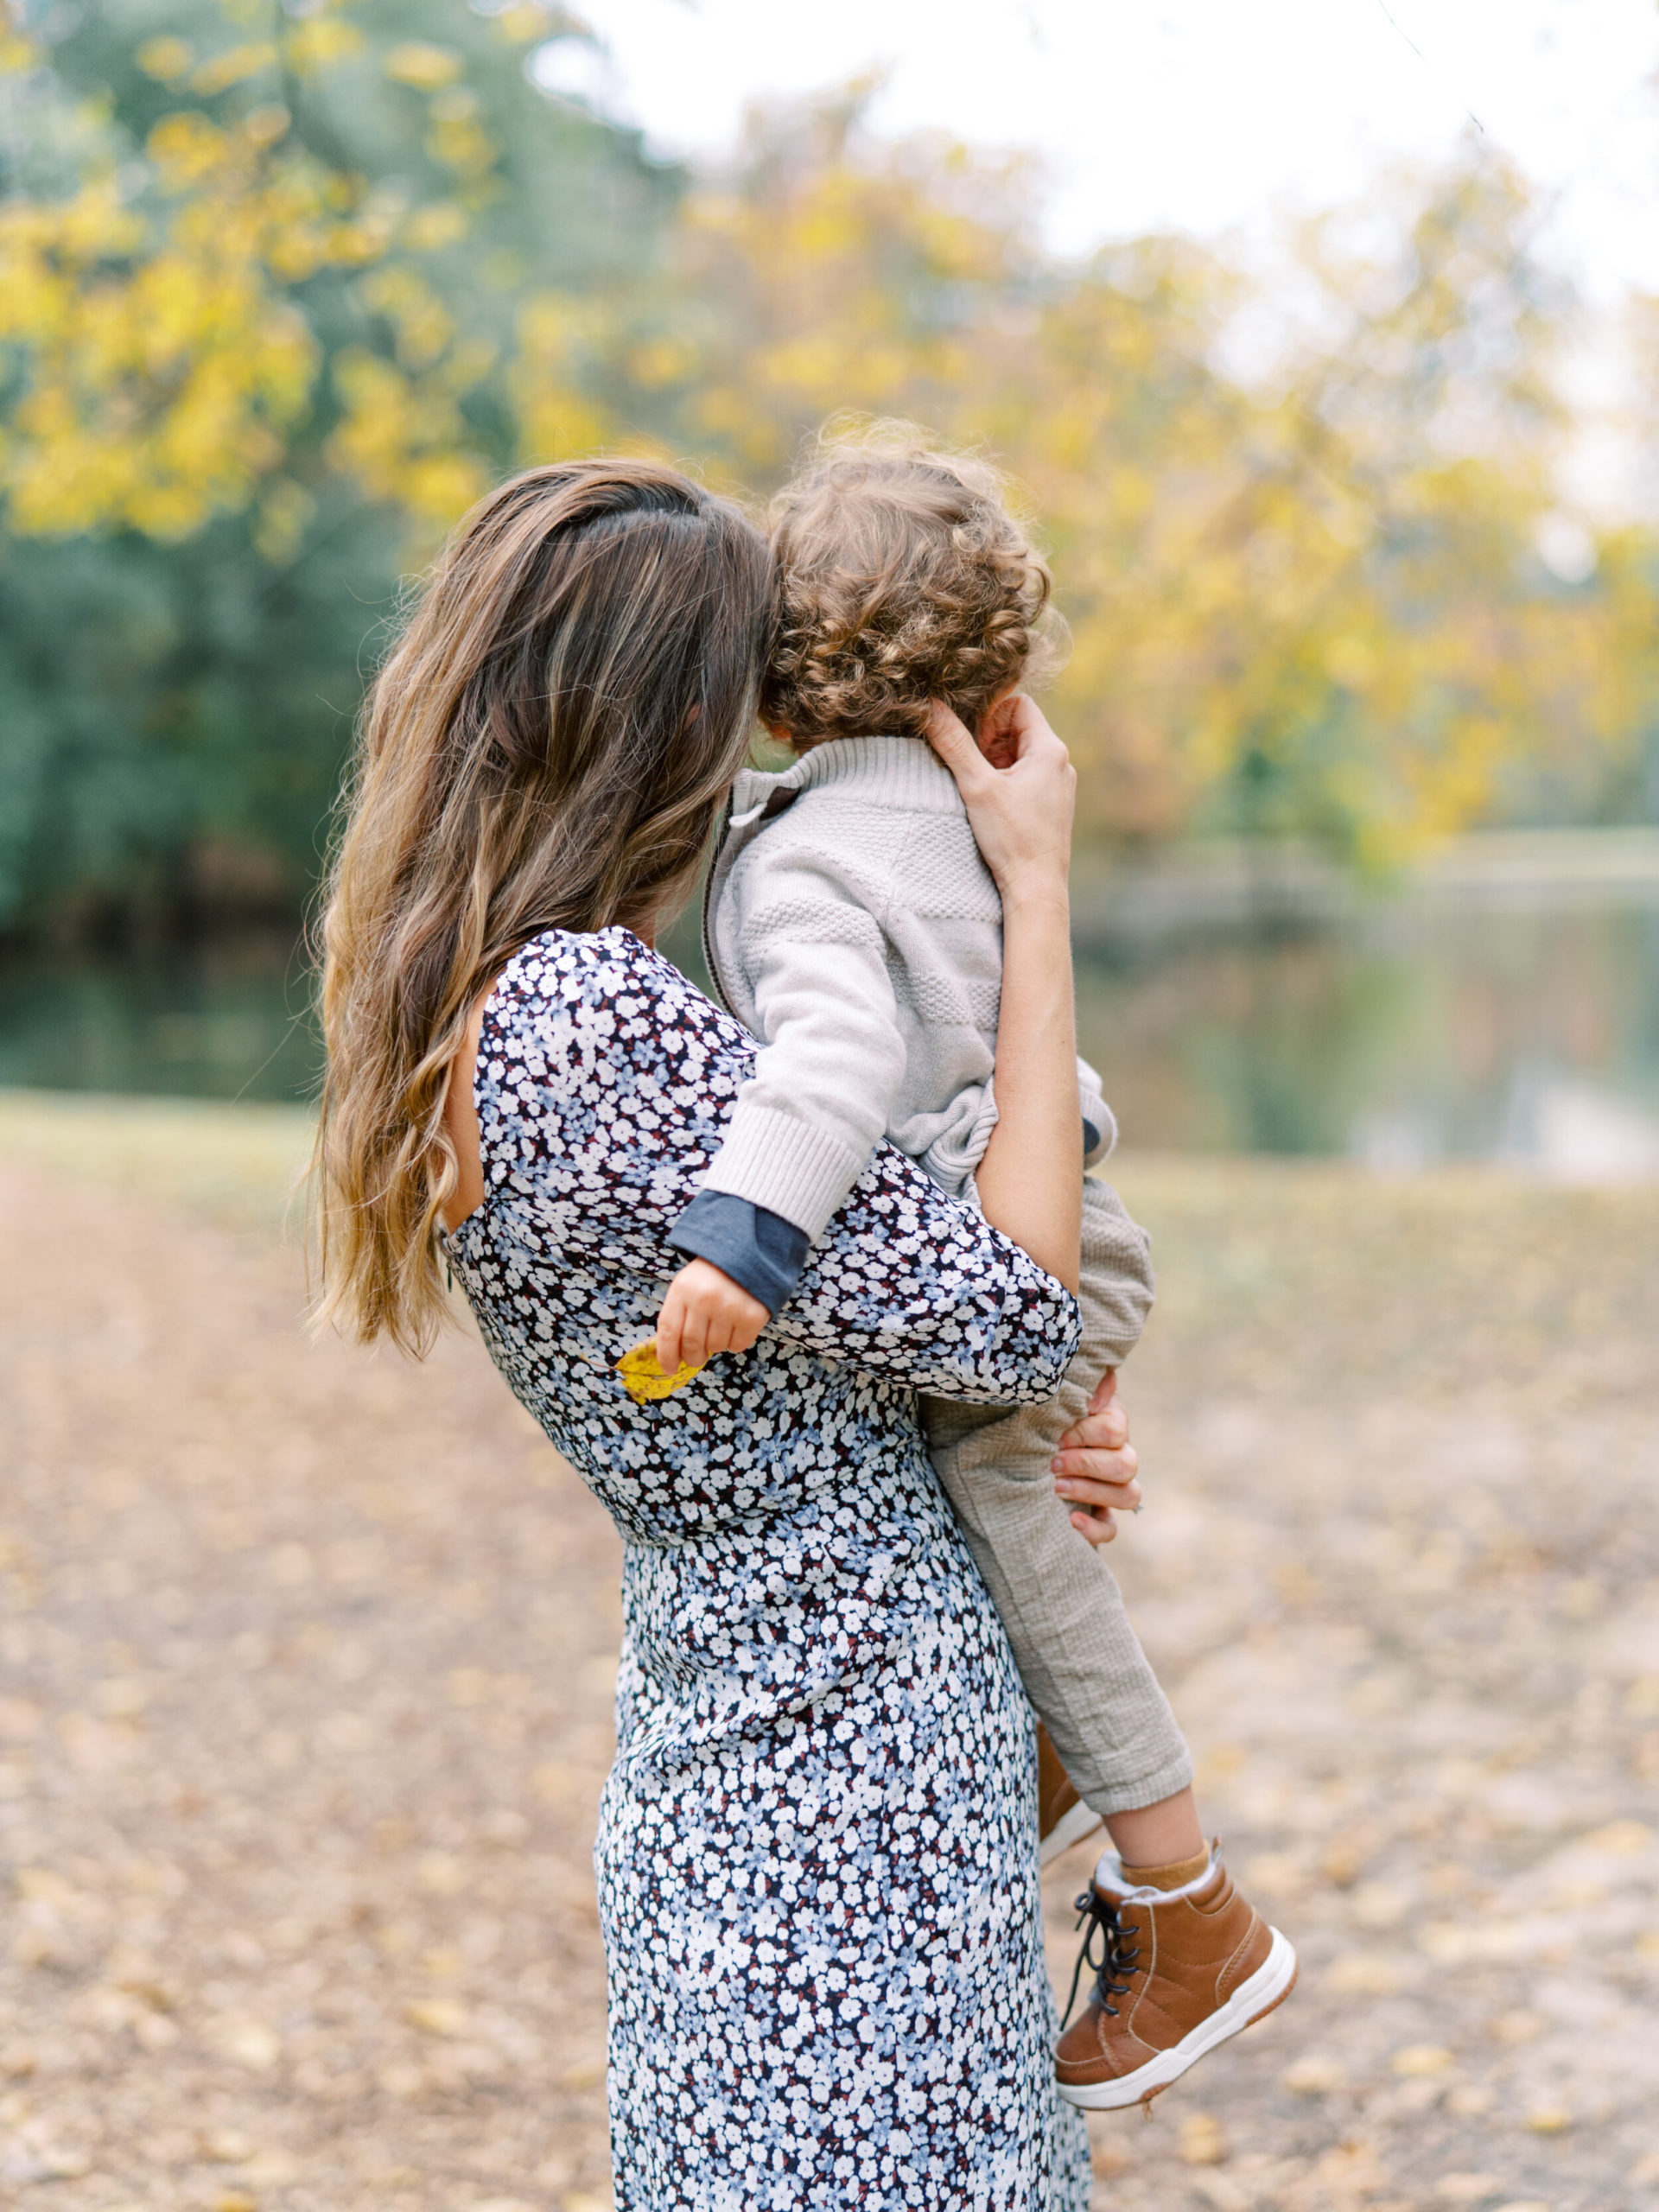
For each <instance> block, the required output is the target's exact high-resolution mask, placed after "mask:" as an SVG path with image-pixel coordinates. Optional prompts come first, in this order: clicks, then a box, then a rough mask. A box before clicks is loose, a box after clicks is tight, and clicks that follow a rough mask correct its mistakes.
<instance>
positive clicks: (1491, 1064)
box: [0, 897, 1659, 1181]
mask: <svg viewBox="0 0 1659 2212" xmlns="http://www.w3.org/2000/svg"><path fill="white" fill-rule="evenodd" d="M664 949H665V950H669V951H670V953H671V956H672V957H676V958H677V959H679V960H680V961H681V963H682V964H683V966H685V967H686V969H688V971H689V972H692V973H694V974H695V973H696V971H697V969H698V968H699V963H698V961H697V957H696V938H695V931H693V930H689V929H687V928H685V927H684V926H682V927H680V928H679V929H677V931H676V932H675V933H674V936H673V938H672V939H671V941H670V942H669V943H668V944H666V945H665V948H664ZM1077 988H1078V1020H1079V1032H1080V1042H1081V1046H1082V1049H1083V1050H1084V1052H1085V1053H1086V1054H1087V1055H1088V1057H1089V1058H1090V1059H1091V1060H1093V1061H1094V1062H1095V1064H1096V1065H1097V1066H1098V1067H1099V1068H1100V1070H1101V1071H1102V1073H1103V1076H1104V1077H1105V1079H1106V1090H1107V1096H1108V1097H1109V1099H1110V1100H1111V1102H1112V1103H1113V1105H1114V1107H1115V1108H1116V1112H1117V1116H1118V1119H1119V1122H1120V1124H1121V1126H1122V1132H1123V1138H1124V1141H1125V1143H1126V1144H1128V1145H1132V1146H1134V1147H1137V1148H1150V1147H1156V1148H1158V1149H1163V1150H1177V1151H1181V1150H1196V1151H1206V1152H1264V1153H1293V1154H1294V1153H1300V1154H1346V1155H1349V1156H1351V1157H1355V1158H1358V1159H1360V1160H1366V1161H1368V1162H1370V1163H1371V1164H1373V1165H1375V1166H1378V1167H1380V1168H1408V1167H1412V1166H1422V1165H1427V1164H1429V1163H1431V1162H1433V1161H1435V1160H1452V1159H1471V1160H1507V1161H1511V1162H1516V1163H1526V1164H1529V1165H1531V1166H1533V1167H1534V1168H1535V1169H1536V1170H1538V1171H1539V1172H1541V1173H1546V1174H1553V1175H1559V1176H1561V1177H1565V1178H1567V1179H1575V1180H1579V1179H1582V1180H1590V1181H1601V1180H1618V1179H1621V1178H1625V1177H1645V1176H1649V1175H1656V1174H1659V898H1635V897H1624V898H1620V899H1611V900H1603V901H1592V902H1590V903H1588V904H1585V903H1582V902H1580V903H1578V904H1569V905H1567V906H1561V905H1560V903H1559V902H1551V901H1548V900H1541V901H1540V903H1538V904H1537V905H1536V906H1532V907H1529V906H1525V905H1521V906H1513V905H1512V906H1510V908H1509V909H1508V910H1506V911H1503V912H1491V911H1468V910H1462V909H1459V908H1456V907H1448V906H1445V905H1444V904H1435V903H1433V902H1424V901H1414V900H1412V899H1402V900H1400V901H1397V902H1395V903H1391V904H1390V903H1383V904H1378V905H1376V906H1371V907H1370V908H1368V909H1367V910H1366V911H1364V912H1362V913H1359V914H1357V915H1356V914H1350V915H1348V916H1347V917H1345V918H1330V919H1326V920H1325V921H1322V922H1321V921H1310V920H1304V921H1302V922H1300V923H1299V924H1297V925H1294V927H1293V926H1284V925H1281V926H1280V927H1279V928H1277V929H1268V928H1265V927H1262V926H1260V925H1257V926H1255V927H1250V928H1246V927H1243V926H1237V925H1235V926H1231V927H1217V926H1215V925H1211V926H1209V927H1206V928H1203V929H1197V928H1187V929H1185V930H1183V929H1179V928H1176V929H1160V931H1157V932H1155V933H1151V934H1141V935H1135V934H1131V933H1128V932H1114V931H1111V930H1110V929H1101V928H1099V927H1096V926H1091V928H1090V933H1089V936H1088V938H1087V941H1086V942H1084V944H1080V946H1079V950H1078V962H1077ZM316 1065H317V1052H316V1041H315V1028H314V1026H313V1024H312V1022H311V1020H310V1017H309V1014H308V1009H307V982H306V978H305V975H304V971H303V968H302V963H301V961H300V959H299V957H298V956H297V954H296V952H295V950H294V949H293V948H292V946H291V945H290V944H288V943H287V942H285V941H281V940H277V941H272V940H255V941H244V942H238V943H236V944H229V945H219V946H212V947H207V948H204V949H202V950H200V951H198V952H196V953H194V954H192V955H189V956H184V955H175V956H173V957H168V958H167V959H164V960H162V959H149V960H143V961H137V960H124V961H114V960H111V961H105V962H94V961H88V960H85V959H79V960H75V961H73V962H68V961H64V960H56V961H54V960H51V959H47V958H35V959H31V960H29V961H27V962H15V963H12V964H10V965H9V966H0V1084H4V1085H9V1086H10V1085H18V1084H22V1085H28V1086H29V1087H31V1088H45V1089H54V1090H114V1091H135V1092H153V1093H172V1094H175V1095H187V1096H207V1097H225V1098H229V1097H244V1098H262V1099H298V1098H303V1097H305V1096H307V1095H308V1092H309V1091H310V1090H311V1087H312V1086H313V1084H315V1076H316Z"/></svg>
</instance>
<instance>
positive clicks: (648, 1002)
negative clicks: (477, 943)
mask: <svg viewBox="0 0 1659 2212" xmlns="http://www.w3.org/2000/svg"><path fill="white" fill-rule="evenodd" d="M727 1026H731V1025H730V1024H729V1018H728V1017H727V1016H725V1015H723V1014H721V1011H720V1009H719V1007H716V1006H715V1005H714V1003H713V1002H712V1001H710V1000H709V999H708V998H706V997H705V996H704V995H703V994H702V992H701V991H699V990H698V989H697V988H696V985H695V984H694V983H692V982H690V981H689V980H688V979H687V978H686V977H685V976H683V975H681V973H680V971H679V969H677V968H676V967H675V966H674V965H673V964H672V963H671V962H670V961H667V960H665V959H664V957H663V956H662V955H661V954H660V953H659V952H656V951H653V950H652V948H651V946H649V945H648V944H644V943H643V942H642V941H641V940H640V939H639V938H637V937H636V936H635V935H634V934H633V931H632V930H628V929H623V928H621V927H620V926H616V927H613V928H611V929H604V930H595V931H575V930H547V931H543V934H542V935H541V936H540V937H537V938H531V941H530V943H529V944H525V945H523V946H521V947H520V949H519V950H518V951H517V952H516V953H514V955H513V956H512V959H511V960H509V961H508V963H507V964H506V966H505V968H504V969H502V970H501V973H500V974H499V976H497V978H496V981H495V986H494V988H493V990H492V992H491V994H490V998H489V1002H488V1005H487V1006H486V1009H485V1016H484V1027H483V1035H482V1038H481V1039H480V1050H481V1051H483V1052H490V1051H491V1050H492V1049H493V1050H496V1051H499V1052H505V1054H506V1055H507V1056H508V1057H509V1058H514V1059H519V1060H523V1061H525V1062H528V1063H530V1064H531V1071H532V1072H535V1073H540V1074H544V1073H547V1072H550V1066H549V1065H547V1064H546V1063H548V1062H554V1063H557V1064H563V1065H569V1060H570V1057H571V1048H572V1046H573V1044H574V1045H577V1046H582V1047H585V1048H586V1049H585V1050H584V1051H582V1055H581V1056H582V1058H588V1057H590V1056H592V1055H593V1054H594V1052H603V1053H604V1054H605V1056H606V1057H612V1058H628V1057H631V1056H632V1055H631V1052H630V1047H631V1046H633V1047H635V1048H645V1049H650V1047H651V1046H652V1042H653V1040H655V1039H660V1038H661V1037H662V1036H663V1035H664V1033H687V1032H690V1033H695V1034H706V1035H707V1036H709V1038H710V1039H711V1040H712V1039H715V1038H718V1037H719V1036H720V1034H721V1030H722V1028H723V1027H727ZM537 1062H543V1065H541V1066H539V1067H537V1066H536V1065H535V1064H536V1063H537Z"/></svg>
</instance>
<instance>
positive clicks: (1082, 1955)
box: [1060, 1884, 1141, 2028]
mask: <svg viewBox="0 0 1659 2212" xmlns="http://www.w3.org/2000/svg"><path fill="white" fill-rule="evenodd" d="M1085 1921H1086V1922H1087V1923H1089V1932H1088V1934H1087V1935H1086V1936H1084V1939H1083V1948H1082V1949H1081V1950H1080V1951H1079V1952H1078V1953H1077V1965H1076V1966H1075V1967H1073V1968H1072V1970H1071V1993H1070V1994H1069V1995H1068V1997H1067V1998H1066V2000H1065V2019H1063V2020H1062V2021H1061V2022H1060V2025H1061V2027H1062V2028H1064V2027H1065V2022H1066V2020H1069V2019H1070V2018H1071V2007H1072V2006H1073V2005H1075V2004H1076V2003H1077V1984H1078V1983H1079V1982H1080V1981H1081V1980H1083V1970H1084V1967H1092V1968H1093V1969H1094V1975H1095V1988H1094V1995H1095V1999H1096V2003H1097V2004H1098V2005H1100V2007H1101V2010H1102V2011H1103V2012H1109V2013H1110V2014H1111V2016H1112V2018H1114V2019H1116V2018H1117V2007H1116V2005H1114V2004H1113V2002H1112V1999H1113V1998H1114V1997H1127V1996H1128V1993H1129V1989H1130V1986H1131V1985H1130V1983H1129V1982H1128V1981H1127V1980H1119V1979H1118V1977H1119V1975H1120V1974H1123V1975H1127V1974H1128V1973H1129V1972H1130V1971H1131V1969H1132V1968H1133V1967H1134V1966H1135V1963H1136V1961H1138V1960H1139V1958H1140V1956H1141V1946H1140V1944H1139V1943H1138V1942H1136V1943H1135V1944H1134V1946H1133V1948H1131V1942H1130V1939H1131V1938H1132V1937H1135V1936H1139V1934H1140V1932H1141V1931H1140V1929H1138V1928H1136V1927H1135V1923H1133V1922H1132V1921H1131V1922H1130V1923H1128V1924H1127V1925H1126V1924H1125V1923H1124V1922H1123V1920H1122V1917H1121V1916H1120V1915H1119V1912H1118V1909H1117V1906H1116V1904H1115V1903H1114V1902H1113V1900H1112V1899H1111V1898H1110V1897H1102V1895H1101V1893H1100V1891H1098V1890H1096V1888H1095V1887H1094V1886H1093V1885H1092V1884H1091V1885H1090V1887H1089V1888H1088V1889H1086V1890H1085V1891H1084V1893H1083V1895H1082V1896H1081V1897H1079V1898H1077V1925H1078V1927H1079V1928H1081V1927H1082V1926H1083V1924H1084V1922H1085ZM1096 1937H1098V1938H1099V1940H1100V1955H1099V1957H1098V1958H1096V1955H1095V1941H1096Z"/></svg>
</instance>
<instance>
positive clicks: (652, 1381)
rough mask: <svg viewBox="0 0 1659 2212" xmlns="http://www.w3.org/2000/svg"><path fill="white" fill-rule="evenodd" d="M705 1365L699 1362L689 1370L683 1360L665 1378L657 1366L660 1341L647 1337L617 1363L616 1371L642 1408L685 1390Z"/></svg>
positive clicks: (701, 1361)
mask: <svg viewBox="0 0 1659 2212" xmlns="http://www.w3.org/2000/svg"><path fill="white" fill-rule="evenodd" d="M706 1364H707V1363H706V1362H705V1361H703V1360H699V1361H698V1362H697V1363H696V1366H695V1367H688V1366H687V1364H686V1363H685V1362H684V1361H683V1360H682V1361H681V1362H680V1363H679V1365H678V1366H677V1368H676V1369H675V1370H674V1372H673V1373H672V1374H671V1375H664V1372H663V1370H662V1369H661V1368H660V1367H659V1366H658V1363H657V1339H656V1338H655V1337H647V1338H645V1342H644V1343H643V1344H635V1345H634V1347H633V1349H632V1351H625V1352H624V1353H623V1355H622V1357H621V1358H620V1359H619V1360H618V1361H617V1363H616V1371H617V1373H618V1374H619V1375H620V1376H621V1377H622V1380H623V1383H624V1384H625V1385H626V1389H627V1393H628V1395H629V1396H630V1397H631V1398H632V1400H633V1402H634V1404H635V1405H636V1406H643V1405H644V1404H645V1402H646V1400H647V1399H648V1398H666V1397H668V1396H670V1395H671V1394H672V1393H673V1392H674V1391H676V1390H678V1389H683V1387H684V1385H685V1384H686V1383H689V1382H690V1380H691V1377H692V1376H694V1375H699V1374H701V1373H702V1370H703V1368H704V1366H705V1365H706Z"/></svg>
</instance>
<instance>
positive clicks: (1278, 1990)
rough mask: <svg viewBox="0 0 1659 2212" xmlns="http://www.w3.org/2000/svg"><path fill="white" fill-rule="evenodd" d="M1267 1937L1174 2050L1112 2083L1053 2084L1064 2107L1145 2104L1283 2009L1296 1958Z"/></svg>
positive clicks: (1282, 1942)
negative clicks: (1260, 1956) (1252, 1963)
mask: <svg viewBox="0 0 1659 2212" xmlns="http://www.w3.org/2000/svg"><path fill="white" fill-rule="evenodd" d="M1268 1934H1269V1935H1270V1936H1272V1937H1273V1944H1272V1948H1270V1949H1269V1950H1268V1955H1267V1957H1266V1958H1265V1959H1264V1960H1263V1961H1262V1964H1261V1965H1260V1966H1259V1967H1257V1968H1256V1970H1255V1973H1254V1974H1252V1975H1251V1976H1250V1978H1249V1980H1248V1981H1243V1982H1241V1983H1240V1984H1239V1986H1238V1987H1237V1988H1236V1990H1235V1991H1234V1992H1233V1993H1232V1995H1231V1996H1230V1998H1229V1999H1227V2002H1226V2003H1225V2004H1224V2005H1218V2006H1217V2009H1216V2010H1215V2011H1214V2012H1212V2013H1211V2015H1210V2017H1209V2018H1208V2019H1207V2020H1200V2021H1199V2023H1198V2026H1197V2027H1196V2028H1194V2029H1193V2030H1192V2031H1191V2033H1190V2034H1187V2035H1184V2036H1183V2037H1181V2039H1180V2041H1179V2043H1178V2044H1175V2045H1174V2047H1173V2050H1160V2052H1159V2054H1158V2056H1156V2057H1155V2058H1149V2059H1148V2060H1147V2063H1146V2064H1145V2065H1144V2066H1137V2067H1136V2069H1135V2072H1134V2073H1133V2074H1125V2075H1123V2076H1122V2079H1121V2080H1119V2081H1116V2082H1076V2083H1073V2082H1056V2083H1055V2085H1054V2086H1055V2088H1057V2089H1058V2091H1059V2093H1060V2094H1061V2096H1063V2097H1064V2098H1065V2101H1066V2103H1067V2104H1069V2105H1081V2106H1082V2107H1083V2108H1084V2111H1085V2112H1118V2111H1121V2110H1122V2107H1124V2106H1125V2105H1141V2104H1145V2102H1146V2101H1147V2098H1148V2097H1155V2096H1156V2095H1157V2094H1158V2092H1159V2091H1160V2089H1166V2088H1168V2087H1169V2085H1170V2083H1171V2082H1179V2080H1180V2078H1181V2076H1182V2075H1183V2074H1185V2072H1186V2070H1187V2069H1188V2067H1189V2066H1196V2065H1197V2064H1198V2061H1199V2059H1201V2058H1202V2057H1203V2056H1205V2052H1206V2051H1211V2050H1214V2049H1215V2047H1216V2045H1217V2044H1221V2043H1225V2042H1226V2041H1227V2039H1228V2037H1230V2036H1236V2035H1238V2034H1240V2033H1242V2032H1243V2030H1244V2029H1246V2028H1248V2027H1251V2026H1253V2025H1254V2024H1255V2022H1256V2021H1257V2020H1259V2019H1260V2018H1262V2014H1263V2013H1264V2012H1272V2010H1273V2008H1274V2005H1282V2004H1283V2003H1284V2001H1285V1999H1286V1998H1287V1997H1288V1996H1289V1994H1290V1993H1291V1991H1292V1990H1293V1989H1294V1987H1295V1986H1296V1954H1295V1952H1294V1950H1292V1948H1291V1947H1290V1944H1289V1943H1288V1942H1287V1940H1286V1938H1285V1937H1284V1936H1281V1934H1280V1933H1279V1930H1278V1929H1276V1928H1271V1929H1268Z"/></svg>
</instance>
